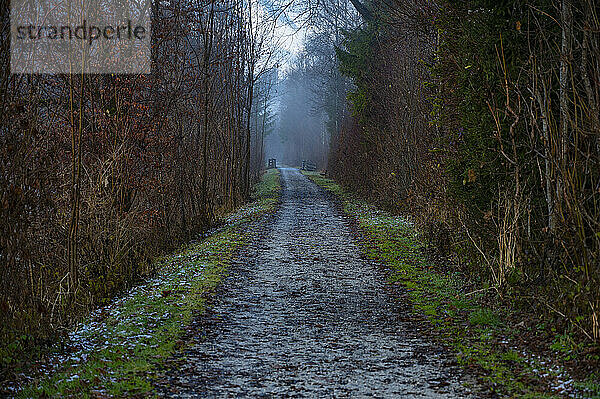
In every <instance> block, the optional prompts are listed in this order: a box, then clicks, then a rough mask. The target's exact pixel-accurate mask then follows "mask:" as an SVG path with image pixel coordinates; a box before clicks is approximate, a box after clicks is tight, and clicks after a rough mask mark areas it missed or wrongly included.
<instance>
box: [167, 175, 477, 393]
mask: <svg viewBox="0 0 600 399" xmlns="http://www.w3.org/2000/svg"><path fill="white" fill-rule="evenodd" d="M281 174H282V183H283V186H284V189H283V193H282V201H283V203H282V204H281V206H280V207H279V209H278V211H277V212H276V213H275V214H274V215H272V216H271V217H269V218H267V219H266V221H263V222H262V223H260V224H257V225H256V229H257V231H256V234H254V235H253V236H254V237H255V238H254V239H253V240H252V242H251V243H250V245H249V247H248V248H247V249H246V250H245V251H244V252H243V253H242V254H240V256H239V259H238V260H237V261H236V263H235V265H234V266H233V267H232V269H231V271H230V275H229V277H228V278H227V279H226V281H225V282H224V284H223V285H224V289H223V290H222V291H220V297H219V298H218V299H217V300H216V303H215V306H214V309H213V311H212V312H211V316H210V317H209V320H208V321H205V322H203V323H202V324H199V325H196V326H194V327H193V328H192V331H191V332H190V336H191V337H192V338H193V337H195V338H196V339H195V343H193V344H192V345H191V346H190V347H188V349H187V350H186V351H185V352H184V353H183V354H181V355H180V357H179V358H178V359H176V360H174V361H173V363H172V365H173V369H172V370H169V371H167V373H166V377H165V380H164V381H163V384H161V387H160V392H161V393H162V394H164V395H170V396H173V397H290V396H294V397H310V398H326V397H336V398H337V397H382V398H390V397H402V398H411V397H414V398H471V397H474V395H473V394H472V393H469V391H468V390H467V389H466V388H464V387H463V386H462V385H461V384H460V372H459V370H458V369H457V368H456V367H454V366H452V365H451V362H450V360H449V359H447V358H445V356H444V354H443V352H442V351H441V350H440V349H439V348H437V347H436V346H435V345H433V344H431V343H428V342H427V341H426V340H425V339H422V338H420V337H419V331H418V323H414V322H413V321H411V320H410V317H408V316H409V313H408V312H409V311H408V309H407V305H406V304H404V305H403V304H402V302H401V301H399V300H398V299H397V298H396V299H394V298H392V297H390V295H389V293H388V292H387V290H386V288H385V286H386V283H385V277H384V273H383V272H382V271H381V270H379V269H378V267H377V266H375V265H373V264H371V263H370V262H369V261H367V260H365V259H364V258H363V257H361V254H360V250H359V248H358V246H357V244H356V243H355V239H354V237H353V235H352V233H351V230H350V228H349V227H348V222H347V220H345V218H344V216H343V215H342V214H341V213H340V211H338V210H337V209H336V206H335V204H334V203H333V202H332V201H331V199H330V198H329V197H328V195H327V194H326V193H324V192H323V191H322V190H321V189H320V188H318V187H317V186H316V185H315V184H313V183H312V182H310V181H309V180H308V179H307V178H306V177H304V176H303V175H301V174H300V173H299V172H298V171H297V170H296V169H281Z"/></svg>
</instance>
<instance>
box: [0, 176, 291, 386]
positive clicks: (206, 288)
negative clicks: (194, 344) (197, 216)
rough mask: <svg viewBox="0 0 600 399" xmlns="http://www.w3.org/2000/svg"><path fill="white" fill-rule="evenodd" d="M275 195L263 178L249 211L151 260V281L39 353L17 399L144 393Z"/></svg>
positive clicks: (272, 180)
mask: <svg viewBox="0 0 600 399" xmlns="http://www.w3.org/2000/svg"><path fill="white" fill-rule="evenodd" d="M279 191H280V185H279V173H278V172H277V170H276V169H272V170H269V171H267V172H266V173H265V174H264V176H263V179H262V181H261V182H260V183H259V184H257V185H256V186H255V187H254V190H253V193H252V199H253V200H252V202H251V203H249V204H248V205H245V206H243V207H241V208H240V209H238V210H237V211H236V212H234V213H233V214H231V215H229V216H228V217H227V218H226V219H225V220H224V221H223V223H222V225H221V226H220V227H218V228H217V229H216V230H215V231H214V232H213V233H212V234H210V235H209V236H208V237H206V238H205V239H200V240H198V241H194V242H191V243H189V244H187V245H184V246H183V247H181V249H180V250H178V251H176V252H175V253H173V254H170V255H167V256H163V257H161V258H159V259H157V260H156V267H157V269H158V270H159V271H158V272H157V274H156V276H154V277H153V278H151V279H150V280H148V281H146V282H144V283H143V284H140V285H138V286H136V287H134V288H133V289H131V290H130V291H129V292H127V293H126V294H125V295H124V296H123V297H121V298H120V299H118V300H116V301H114V302H113V303H111V304H109V305H108V306H105V307H103V308H100V309H97V310H96V311H94V312H93V313H92V314H91V315H90V316H89V317H88V318H86V319H85V320H84V321H82V322H81V323H80V324H79V325H78V326H77V327H76V328H75V329H74V330H73V331H71V332H70V333H69V335H68V339H66V340H64V342H62V343H61V345H57V346H56V347H57V348H58V347H59V346H63V347H64V348H63V349H62V350H59V349H55V350H53V351H49V352H46V353H44V356H43V357H41V358H40V359H39V362H38V364H37V365H36V366H35V372H34V373H33V374H32V375H30V376H29V378H28V379H24V380H22V381H19V383H21V384H24V385H25V386H24V387H22V388H23V389H22V390H21V391H20V392H19V393H18V394H17V396H19V397H40V396H42V397H44V396H50V397H64V396H75V397H90V396H92V397H94V396H95V397H104V396H114V397H123V396H131V395H142V394H146V393H149V392H150V391H151V390H152V389H153V378H155V377H157V372H158V371H159V370H160V365H161V364H162V363H163V362H164V361H165V360H166V359H167V358H168V357H169V356H170V355H171V354H173V353H174V351H177V350H179V349H181V348H182V347H184V346H185V345H186V343H185V342H184V341H182V340H181V337H182V335H183V334H184V332H185V329H186V326H187V325H189V323H190V322H191V321H192V319H193V318H195V317H201V316H202V313H203V312H204V311H205V310H206V307H207V300H208V299H209V298H210V296H211V294H212V293H213V292H214V290H215V288H216V287H217V286H218V285H219V283H220V282H221V281H222V280H223V278H224V277H225V276H226V275H227V267H228V265H229V261H230V259H231V257H232V256H234V255H235V253H236V251H237V250H238V249H239V248H240V247H242V246H243V245H244V243H245V242H246V236H247V234H250V233H251V232H250V231H248V229H247V227H248V224H249V223H250V222H253V221H256V220H258V219H259V218H260V217H261V216H263V215H264V214H265V213H266V212H271V211H273V210H274V209H275V207H276V204H277V202H278V197H279ZM29 366H31V365H29ZM19 372H23V373H24V372H27V371H26V369H25V368H24V369H23V370H19ZM13 388H15V389H16V388H17V387H13ZM9 392H10V391H9ZM9 392H6V393H9ZM14 393H15V392H14V391H13V393H12V394H14Z"/></svg>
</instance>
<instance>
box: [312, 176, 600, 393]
mask: <svg viewBox="0 0 600 399" xmlns="http://www.w3.org/2000/svg"><path fill="white" fill-rule="evenodd" d="M304 174H305V175H307V176H308V177H309V178H310V179H311V180H312V181H314V182H315V183H317V184H318V185H320V186H321V187H323V188H324V189H326V190H327V191H329V192H330V193H332V194H333V195H335V196H336V197H337V199H338V200H339V201H340V203H341V205H342V207H343V210H344V211H345V212H346V213H347V214H349V215H351V216H352V217H353V219H354V220H355V221H356V223H357V226H358V229H359V236H360V239H361V242H362V244H363V245H362V247H363V250H364V251H365V254H366V255H368V256H369V257H370V258H372V259H376V260H379V261H381V262H383V263H384V264H385V265H386V266H387V267H389V269H390V271H389V283H390V284H393V285H399V286H401V287H402V291H404V292H406V294H407V297H408V298H409V300H410V302H411V303H412V305H413V308H414V312H415V313H416V314H418V315H419V316H423V317H425V318H426V320H427V321H428V325H429V326H430V327H431V328H430V330H431V331H432V332H433V335H434V337H435V338H436V339H439V340H440V341H441V342H442V343H444V344H445V345H447V346H448V347H449V348H451V350H452V351H453V353H454V354H455V356H456V359H457V362H458V363H459V364H460V365H461V366H463V367H464V368H466V369H469V370H471V371H472V372H474V373H475V374H476V375H477V376H478V377H479V378H480V379H481V381H482V382H483V383H484V384H485V385H486V386H487V387H488V388H489V389H490V390H491V391H493V392H496V393H498V394H501V395H505V396H510V397H563V396H570V395H574V396H575V397H584V398H598V397H600V375H599V374H598V369H597V368H596V369H595V370H596V371H595V372H594V371H593V370H594V368H593V367H592V368H590V369H586V367H585V365H586V364H587V365H589V364H598V359H597V358H595V357H594V356H596V355H593V352H591V353H592V354H590V353H589V352H587V351H586V349H587V348H585V347H578V346H576V344H575V343H574V341H573V339H572V338H571V337H569V336H568V335H567V336H565V335H556V338H555V339H554V340H552V337H551V336H549V335H548V334H547V330H546V326H545V325H544V324H543V319H540V318H539V317H537V316H536V315H535V314H530V313H527V312H525V313H523V312H522V310H519V309H515V308H514V307H511V306H510V304H509V303H508V301H503V300H502V299H501V298H498V297H497V296H496V295H490V294H491V293H492V292H493V291H494V290H493V288H492V287H485V288H483V289H477V288H474V287H476V286H477V283H479V282H477V283H475V284H474V283H473V281H472V280H473V279H469V278H468V276H465V275H463V274H461V273H460V272H459V271H458V270H457V269H456V268H452V267H450V266H452V265H448V264H447V263H446V264H444V263H442V261H441V260H440V259H439V258H436V256H435V254H433V253H431V252H429V249H430V248H429V247H428V246H427V245H426V243H425V241H424V239H423V234H419V233H418V232H417V230H416V228H415V227H414V225H413V224H412V223H411V221H410V219H407V218H405V217H403V216H398V215H393V214H391V213H388V212H385V211H382V210H380V209H378V208H377V207H375V206H373V205H369V204H368V203H367V202H365V201H363V200H360V199H358V198H357V197H356V196H355V195H352V194H351V193H350V192H349V191H347V190H344V189H343V188H342V187H340V185H338V184H336V183H335V182H334V181H333V180H330V179H327V178H324V177H322V176H321V175H320V174H318V173H311V172H304ZM528 339H529V340H530V342H527V340H528ZM534 343H536V344H535V345H533V344H534ZM544 345H545V347H543V346H544ZM578 362H582V363H581V364H580V365H581V366H583V369H581V368H580V369H573V368H572V367H571V366H573V364H575V365H577V363H578ZM590 370H591V371H590ZM571 372H573V373H574V374H571Z"/></svg>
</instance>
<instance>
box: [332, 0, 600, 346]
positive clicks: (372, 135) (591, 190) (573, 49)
mask: <svg viewBox="0 0 600 399" xmlns="http://www.w3.org/2000/svg"><path fill="white" fill-rule="evenodd" d="M352 3H353V4H354V5H355V6H356V9H357V11H358V12H359V13H360V15H361V17H362V20H363V23H362V24H361V25H360V26H359V27H357V28H355V29H349V30H348V31H347V32H346V40H345V41H344V42H343V43H342V44H341V45H340V46H338V47H337V55H338V60H339V65H340V70H341V71H342V72H343V73H344V74H345V76H347V77H349V78H350V79H351V80H352V82H353V83H354V88H353V89H352V90H351V91H350V93H349V95H348V99H349V102H350V104H351V106H350V111H351V116H349V117H346V118H345V120H344V123H343V125H342V126H341V127H340V129H339V130H337V131H336V132H335V140H333V141H332V152H331V154H330V158H329V169H330V170H331V172H332V174H333V176H334V177H335V178H336V179H338V180H340V181H341V182H343V183H344V184H345V185H346V186H349V187H351V188H353V189H354V190H356V191H358V192H360V193H362V194H363V195H365V196H367V197H369V198H371V199H373V200H375V201H377V202H379V203H380V204H382V205H383V206H386V207H388V208H390V209H393V210H397V211H409V212H410V213H411V214H412V215H414V217H415V220H416V221H417V222H418V224H419V225H420V226H421V230H422V231H423V232H425V233H426V235H427V237H428V239H429V240H430V241H431V242H432V243H434V244H436V245H437V247H438V248H439V249H440V250H441V251H442V252H443V253H445V254H448V255H452V256H453V257H454V258H455V260H456V261H457V262H458V264H459V265H460V266H461V267H462V269H463V270H464V271H467V272H469V273H470V274H471V275H472V276H474V277H475V278H477V277H478V278H480V282H481V284H482V286H483V287H485V286H488V285H489V287H490V288H489V289H490V290H492V291H495V292H497V294H498V295H500V296H501V297H503V298H509V299H510V300H511V301H513V302H516V303H520V304H522V305H524V306H531V307H532V309H534V310H535V311H536V312H538V314H542V315H545V317H546V318H548V319H553V320H554V321H555V324H554V325H555V326H558V327H559V328H564V329H567V330H570V331H572V332H573V333H575V334H576V335H578V336H579V337H581V339H583V340H587V341H588V342H594V341H595V342H599V341H600V289H599V283H600V114H599V101H600V20H599V15H600V5H599V4H598V2H597V1H594V0H534V1H487V0H468V1H460V2H458V1H443V0H441V1H425V0H411V1H404V0H392V1H384V0H381V1H380V0H372V1H366V0H365V1H358V0H352Z"/></svg>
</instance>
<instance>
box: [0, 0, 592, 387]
mask: <svg viewBox="0 0 600 399" xmlns="http://www.w3.org/2000/svg"><path fill="white" fill-rule="evenodd" d="M0 2H1V3H0V9H1V10H2V15H1V18H2V20H1V22H0V24H1V31H2V44H1V46H2V52H1V57H2V60H1V67H2V69H1V70H0V82H1V84H0V114H1V115H2V119H1V121H0V273H1V278H0V312H1V313H0V364H1V365H2V368H5V369H6V370H9V369H10V367H12V366H11V365H14V364H15V363H16V362H18V361H20V360H18V359H17V358H21V357H23V356H25V355H23V353H32V349H31V348H34V347H36V348H37V347H44V346H48V345H51V344H52V343H53V342H55V341H56V340H58V339H61V337H64V336H65V335H66V334H67V332H68V331H69V329H70V328H72V326H73V325H74V323H76V322H78V321H80V320H82V318H84V317H85V316H86V315H88V314H89V313H90V312H91V311H92V310H93V309H97V308H98V307H99V306H104V305H106V304H108V303H110V301H111V300H112V299H113V298H115V297H116V296H118V295H119V294H120V293H122V292H124V291H125V290H127V289H129V288H131V287H133V286H135V285H136V284H138V283H140V281H143V280H144V279H147V278H148V277H151V276H153V275H155V273H156V272H157V271H158V270H157V266H156V265H157V263H156V262H155V259H157V258H158V257H160V256H163V255H165V254H169V253H171V252H172V251H174V250H175V249H176V248H178V247H180V246H181V245H182V244H184V243H187V242H190V241H194V240H197V239H199V237H204V236H206V235H208V234H209V232H210V231H211V229H213V228H215V227H216V226H219V225H221V224H222V223H223V220H224V218H226V217H227V215H229V214H230V213H231V212H233V211H235V210H236V209H239V207H240V206H242V205H244V204H245V203H247V202H248V201H249V200H250V199H251V198H252V192H253V185H254V184H255V183H257V182H259V181H260V179H261V176H263V172H264V169H265V168H266V160H267V158H276V159H277V162H278V166H280V165H289V166H292V167H299V166H300V165H301V164H302V162H303V161H304V160H309V161H311V162H314V163H315V164H316V165H317V167H318V169H319V170H320V171H321V174H322V175H323V176H326V177H329V178H331V179H333V180H335V182H337V183H338V184H339V185H340V186H341V187H343V188H344V189H345V190H348V191H350V192H352V193H353V194H355V195H356V196H358V197H359V198H361V199H363V200H366V201H368V202H369V203H371V204H374V205H375V206H377V207H379V208H381V209H383V210H385V211H386V212H389V213H391V214H394V215H403V216H406V217H407V218H409V219H410V220H411V222H412V223H414V226H415V229H416V231H418V233H419V235H420V236H421V237H422V238H423V240H424V241H425V242H426V244H427V247H428V248H430V250H431V251H432V252H435V254H436V255H435V256H436V257H437V258H438V259H442V261H443V262H445V264H447V266H446V267H448V268H450V269H452V270H454V271H457V272H460V273H461V274H462V275H464V276H466V278H467V280H468V281H469V283H470V284H471V285H470V287H471V288H472V290H471V291H472V292H477V293H483V294H484V295H485V296H486V298H488V299H489V300H493V301H495V302H494V303H497V304H500V305H498V306H501V307H506V308H511V309H516V311H517V312H522V314H523V315H527V317H529V316H532V317H533V316H535V317H536V318H537V319H536V320H539V322H540V325H542V326H543V327H541V328H543V329H545V330H547V331H551V334H555V335H561V336H562V337H566V338H565V340H566V341H568V345H570V346H571V347H576V348H586V349H585V351H587V352H589V353H591V354H592V355H591V356H596V358H595V359H596V360H595V361H596V362H597V361H598V356H600V355H599V351H600V346H599V345H600V288H599V287H600V4H598V2H597V1H596V0H528V1H516V0H503V1H489V0H466V1H453V0H305V1H301V0H289V1H277V0H243V1H236V0H219V1H212V0H170V1H158V0H155V1H153V2H150V4H151V8H152V30H151V45H152V52H151V73H150V74H89V73H83V72H81V73H72V74H15V73H11V68H10V61H11V57H10V48H11V38H10V34H11V28H10V26H11V24H10V18H9V8H10V7H9V3H10V2H9V1H8V0H0ZM292 36H293V39H294V40H296V41H299V42H300V43H301V44H300V45H298V44H297V43H296V44H292V45H291V47H290V44H289V40H290V37H292ZM284 186H285V185H284ZM596 364H598V363H596ZM8 373H9V372H8V371H7V372H6V373H3V375H2V376H1V377H2V378H8V377H7V375H8Z"/></svg>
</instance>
